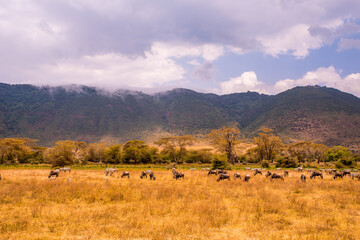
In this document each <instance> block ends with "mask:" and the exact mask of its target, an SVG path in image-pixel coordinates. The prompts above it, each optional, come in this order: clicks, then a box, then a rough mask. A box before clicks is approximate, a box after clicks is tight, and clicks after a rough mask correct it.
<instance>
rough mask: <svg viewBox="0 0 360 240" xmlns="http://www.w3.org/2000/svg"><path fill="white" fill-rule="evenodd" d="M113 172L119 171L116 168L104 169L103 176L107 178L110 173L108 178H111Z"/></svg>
mask: <svg viewBox="0 0 360 240" xmlns="http://www.w3.org/2000/svg"><path fill="white" fill-rule="evenodd" d="M114 172H119V170H118V169H116V168H106V169H105V170H104V173H105V176H107V175H108V174H109V173H110V176H112V175H113V173H114Z"/></svg>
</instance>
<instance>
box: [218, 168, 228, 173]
mask: <svg viewBox="0 0 360 240" xmlns="http://www.w3.org/2000/svg"><path fill="white" fill-rule="evenodd" d="M216 170H217V173H218V174H221V173H224V174H227V172H226V170H225V169H216Z"/></svg>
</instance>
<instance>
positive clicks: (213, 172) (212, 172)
mask: <svg viewBox="0 0 360 240" xmlns="http://www.w3.org/2000/svg"><path fill="white" fill-rule="evenodd" d="M211 174H215V175H217V174H218V173H217V171H216V170H209V172H208V174H207V175H208V176H209V175H211Z"/></svg>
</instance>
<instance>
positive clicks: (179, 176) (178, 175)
mask: <svg viewBox="0 0 360 240" xmlns="http://www.w3.org/2000/svg"><path fill="white" fill-rule="evenodd" d="M184 177H185V175H184V174H183V173H181V172H176V173H175V174H174V178H175V179H176V180H178V179H179V178H182V179H184Z"/></svg>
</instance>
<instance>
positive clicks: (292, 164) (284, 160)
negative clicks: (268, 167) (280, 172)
mask: <svg viewBox="0 0 360 240" xmlns="http://www.w3.org/2000/svg"><path fill="white" fill-rule="evenodd" d="M297 166H298V163H297V162H296V160H294V159H292V158H289V157H287V156H286V157H280V158H278V159H277V160H276V167H284V168H296V167H297Z"/></svg>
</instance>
